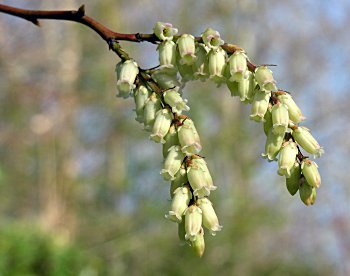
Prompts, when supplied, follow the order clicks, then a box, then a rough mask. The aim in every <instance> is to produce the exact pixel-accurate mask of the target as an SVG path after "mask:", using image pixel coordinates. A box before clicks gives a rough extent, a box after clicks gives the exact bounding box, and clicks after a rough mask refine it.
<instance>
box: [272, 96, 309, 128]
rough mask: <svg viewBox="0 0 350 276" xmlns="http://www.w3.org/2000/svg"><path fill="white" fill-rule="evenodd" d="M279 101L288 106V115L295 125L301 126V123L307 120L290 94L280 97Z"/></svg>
mask: <svg viewBox="0 0 350 276" xmlns="http://www.w3.org/2000/svg"><path fill="white" fill-rule="evenodd" d="M278 99H279V100H280V101H281V102H282V103H284V104H285V105H286V106H288V114H289V118H290V119H291V120H292V121H293V122H294V123H295V124H299V123H300V122H301V121H303V120H304V119H305V117H304V116H303V114H302V113H301V110H300V108H299V107H298V106H297V104H296V103H295V101H294V100H293V98H292V96H291V95H290V94H288V93H285V94H282V95H279V96H278Z"/></svg>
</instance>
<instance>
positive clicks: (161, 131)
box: [150, 109, 174, 144]
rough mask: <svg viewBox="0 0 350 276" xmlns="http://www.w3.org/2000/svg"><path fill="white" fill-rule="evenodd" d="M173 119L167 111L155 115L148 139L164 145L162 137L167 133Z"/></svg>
mask: <svg viewBox="0 0 350 276" xmlns="http://www.w3.org/2000/svg"><path fill="white" fill-rule="evenodd" d="M173 119H174V116H173V114H172V113H171V112H170V111H169V109H161V110H159V111H158V112H157V114H156V118H155V121H154V124H153V128H152V134H151V135H150V139H151V140H153V141H154V142H156V143H162V144H165V142H166V141H165V139H164V137H165V135H166V134H167V133H168V131H169V128H170V125H171V122H172V120H173Z"/></svg>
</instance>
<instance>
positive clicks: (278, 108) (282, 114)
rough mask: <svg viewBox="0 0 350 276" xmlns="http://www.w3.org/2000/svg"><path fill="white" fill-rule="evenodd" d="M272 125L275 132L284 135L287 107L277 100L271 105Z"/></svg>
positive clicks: (286, 124)
mask: <svg viewBox="0 0 350 276" xmlns="http://www.w3.org/2000/svg"><path fill="white" fill-rule="evenodd" d="M271 115H272V127H273V132H274V133H275V134H280V135H284V134H285V133H286V131H287V128H288V124H289V115H288V107H287V106H286V105H285V104H283V103H281V102H278V103H276V104H275V105H273V106H272V110H271Z"/></svg>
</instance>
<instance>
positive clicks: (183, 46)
mask: <svg viewBox="0 0 350 276" xmlns="http://www.w3.org/2000/svg"><path fill="white" fill-rule="evenodd" d="M177 46H178V49H179V54H180V57H181V59H180V63H181V64H187V65H192V64H193V63H194V62H195V60H196V55H195V51H196V46H195V43H194V36H193V35H190V34H183V35H182V36H181V37H180V38H179V39H178V40H177Z"/></svg>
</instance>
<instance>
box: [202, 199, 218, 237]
mask: <svg viewBox="0 0 350 276" xmlns="http://www.w3.org/2000/svg"><path fill="white" fill-rule="evenodd" d="M197 204H198V206H199V208H201V210H202V220H203V225H204V226H205V227H206V228H207V229H208V230H209V231H210V233H211V234H212V235H213V236H215V235H216V232H218V231H221V229H222V226H221V225H220V224H219V219H218V217H217V215H216V213H215V210H214V208H213V204H212V203H211V201H210V200H209V199H208V198H206V197H203V198H201V199H198V200H197Z"/></svg>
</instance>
